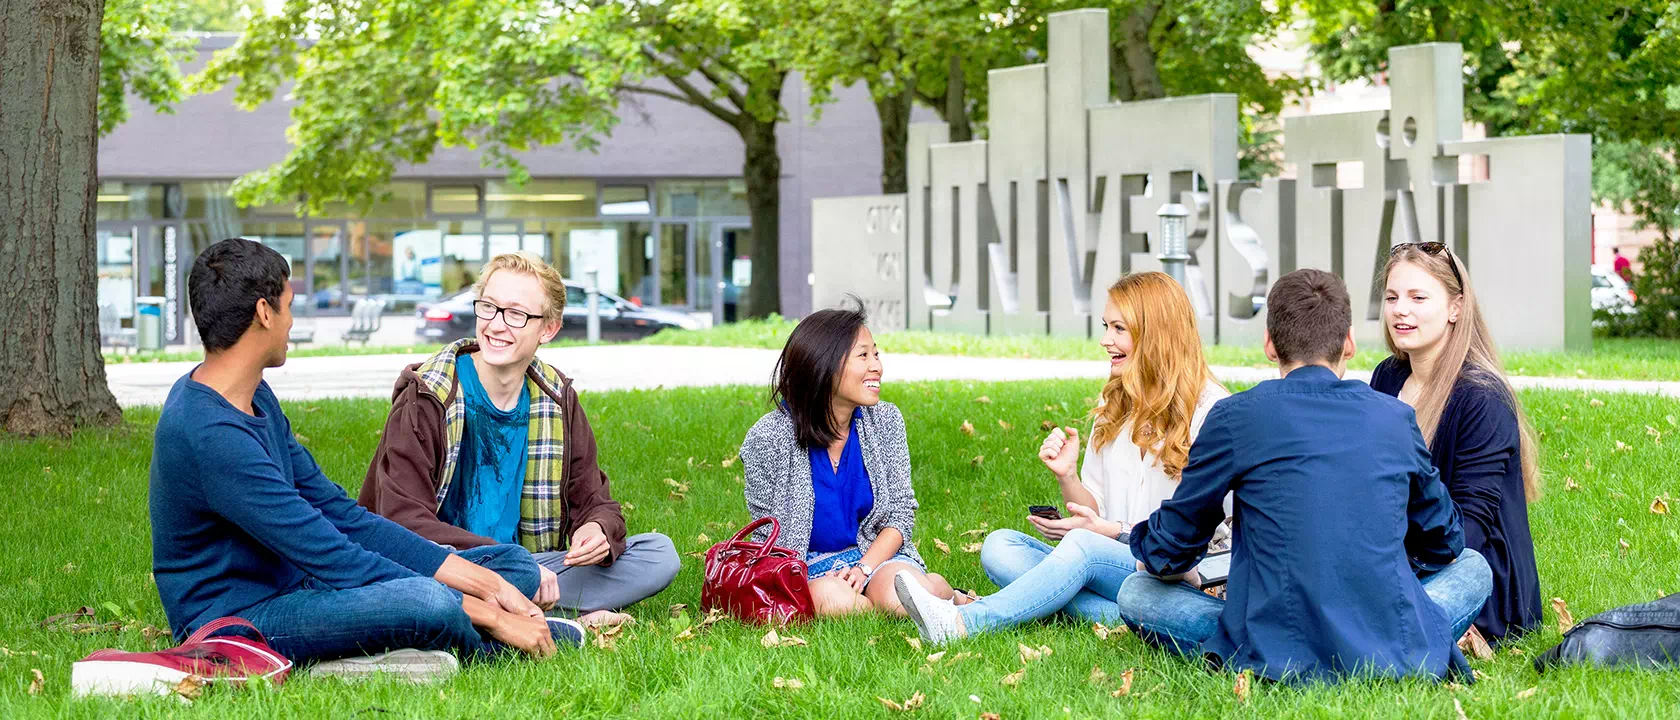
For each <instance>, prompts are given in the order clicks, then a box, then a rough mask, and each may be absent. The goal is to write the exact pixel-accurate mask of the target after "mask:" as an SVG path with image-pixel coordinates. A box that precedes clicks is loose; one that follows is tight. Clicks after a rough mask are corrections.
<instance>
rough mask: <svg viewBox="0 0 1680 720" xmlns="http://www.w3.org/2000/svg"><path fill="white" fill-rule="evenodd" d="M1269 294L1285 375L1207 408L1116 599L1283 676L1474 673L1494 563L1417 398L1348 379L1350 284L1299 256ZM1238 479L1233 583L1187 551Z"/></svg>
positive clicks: (1166, 640) (1195, 644)
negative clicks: (1431, 440) (1419, 416)
mask: <svg viewBox="0 0 1680 720" xmlns="http://www.w3.org/2000/svg"><path fill="white" fill-rule="evenodd" d="M1266 302H1267V305H1266V307H1267V310H1266V325H1267V336H1266V356H1267V357H1268V358H1271V359H1272V360H1273V361H1274V362H1276V363H1277V364H1278V370H1279V372H1280V374H1281V376H1282V379H1279V380H1269V381H1266V382H1263V383H1260V384H1259V385H1257V386H1255V387H1254V388H1253V389H1251V390H1248V391H1247V392H1243V393H1239V394H1237V395H1233V396H1231V397H1229V398H1226V399H1224V400H1221V401H1219V403H1218V404H1216V405H1214V407H1213V410H1212V411H1210V412H1209V413H1208V416H1207V420H1206V422H1205V424H1204V425H1203V426H1202V431H1201V434H1200V435H1198V436H1197V438H1196V442H1195V444H1194V445H1192V446H1191V449H1190V462H1189V465H1187V466H1186V467H1185V468H1184V474H1183V477H1182V479H1181V480H1180V481H1179V485H1178V489H1177V490H1176V491H1175V492H1174V493H1173V497H1172V499H1171V500H1169V501H1167V502H1166V503H1163V504H1162V505H1161V508H1160V509H1159V510H1156V511H1155V512H1154V513H1153V514H1151V515H1150V516H1149V519H1148V520H1146V521H1145V522H1142V523H1139V524H1138V525H1137V526H1136V527H1134V528H1133V529H1132V532H1131V548H1132V555H1133V556H1134V557H1137V558H1138V559H1139V560H1138V567H1139V570H1140V571H1142V572H1139V573H1137V574H1134V575H1132V576H1131V577H1130V578H1128V579H1127V580H1126V581H1125V583H1124V584H1122V585H1121V588H1120V595H1119V598H1118V599H1119V603H1120V614H1121V616H1122V617H1124V618H1125V619H1126V622H1127V624H1128V625H1130V626H1131V627H1132V628H1133V629H1134V630H1136V631H1137V632H1138V633H1139V635H1141V636H1143V637H1144V638H1146V639H1148V640H1150V641H1152V642H1155V643H1158V644H1161V645H1163V646H1166V647H1168V648H1171V649H1174V650H1176V651H1178V652H1179V653H1181V654H1184V655H1186V656H1190V657H1202V658H1206V659H1207V660H1208V661H1210V663H1211V664H1212V665H1214V666H1215V667H1224V668H1229V669H1231V670H1235V671H1241V670H1253V671H1254V672H1255V674H1257V675H1261V676H1263V677H1267V678H1271V679H1274V680H1286V681H1335V680H1338V679H1341V678H1344V677H1348V676H1378V677H1407V676H1416V677H1425V678H1437V679H1438V678H1442V677H1444V676H1446V675H1447V674H1448V673H1449V672H1456V673H1458V674H1461V675H1462V676H1463V677H1464V678H1465V679H1466V680H1467V681H1468V680H1470V679H1471V678H1470V673H1469V667H1468V666H1467V665H1466V664H1465V662H1464V656H1463V655H1462V654H1461V653H1460V652H1459V650H1458V647H1457V644H1456V641H1457V639H1458V637H1459V635H1460V634H1462V633H1463V632H1464V630H1465V628H1467V627H1468V626H1469V624H1470V622H1471V620H1473V619H1474V618H1475V616H1476V613H1477V611H1479V610H1480V609H1481V606H1482V604H1483V603H1484V602H1486V600H1487V597H1488V593H1489V591H1490V589H1491V587H1492V576H1491V573H1490V571H1489V569H1488V565H1487V562H1486V561H1485V560H1483V559H1482V557H1481V556H1480V555H1477V554H1476V553H1475V551H1466V550H1464V533H1463V531H1462V529H1461V528H1460V525H1459V515H1458V509H1457V507H1456V506H1455V505H1454V504H1453V501H1452V498H1451V497H1450V496H1448V494H1447V489H1446V487H1445V486H1444V485H1443V484H1442V483H1441V480H1440V477H1439V476H1438V474H1437V473H1436V471H1435V468H1434V466H1433V465H1432V464H1431V463H1430V460H1429V448H1428V447H1427V446H1426V445H1425V444H1424V441H1423V437H1422V435H1421V434H1420V433H1419V432H1418V428H1417V421H1416V419H1415V416H1414V414H1413V412H1412V410H1411V408H1409V407H1407V406H1406V405H1405V404H1403V403H1401V402H1399V401H1398V400H1395V399H1394V398H1392V397H1389V396H1387V395H1383V394H1382V393H1378V392H1376V391H1375V390H1372V389H1371V388H1370V387H1369V386H1368V385H1366V384H1365V383H1362V382H1358V381H1351V380H1343V379H1342V374H1343V372H1344V371H1345V370H1346V363H1347V359H1348V358H1351V357H1353V353H1354V342H1353V333H1352V316H1351V312H1350V308H1349V302H1348V295H1347V289H1346V288H1345V287H1344V286H1343V285H1342V281H1341V279H1340V278H1337V277H1336V276H1335V275H1332V274H1330V273H1327V272H1323V271H1320V270H1297V271H1295V272H1292V273H1289V274H1288V275H1285V276H1283V277H1282V278H1280V279H1279V280H1278V282H1277V284H1276V285H1274V286H1273V287H1272V291H1271V293H1270V294H1269V295H1268V296H1267V301H1266ZM1227 493H1230V494H1231V495H1232V498H1233V504H1234V508H1235V512H1234V518H1235V523H1236V526H1235V533H1234V535H1233V540H1234V543H1233V546H1232V563H1231V572H1230V579H1229V587H1228V588H1227V595H1226V599H1225V600H1223V601H1221V600H1219V599H1216V598H1213V597H1210V596H1208V595H1206V594H1204V593H1202V592H1201V591H1199V590H1198V589H1196V588H1195V587H1193V584H1194V583H1196V582H1197V580H1198V579H1197V578H1196V576H1195V575H1194V574H1193V573H1192V572H1191V569H1192V568H1194V567H1195V566H1196V564H1197V563H1198V562H1199V561H1200V560H1201V558H1202V556H1203V554H1204V553H1205V552H1206V550H1207V545H1208V541H1209V540H1210V539H1211V538H1212V537H1213V533H1214V529H1215V528H1216V527H1217V526H1218V525H1219V524H1220V523H1221V522H1222V521H1223V519H1224V517H1225V512H1224V509H1223V507H1222V504H1221V503H1222V500H1223V499H1224V497H1225V496H1226V494H1227ZM1455 559H1456V562H1454V561H1455ZM1146 573H1147V574H1146ZM1420 574H1422V575H1424V578H1423V579H1422V580H1421V581H1420V580H1419V575H1420ZM1185 580H1187V582H1181V581H1185Z"/></svg>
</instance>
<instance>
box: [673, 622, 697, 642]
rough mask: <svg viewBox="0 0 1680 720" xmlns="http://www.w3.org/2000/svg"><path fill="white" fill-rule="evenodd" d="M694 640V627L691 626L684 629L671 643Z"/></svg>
mask: <svg viewBox="0 0 1680 720" xmlns="http://www.w3.org/2000/svg"><path fill="white" fill-rule="evenodd" d="M693 639H694V626H692V625H690V626H689V627H685V628H683V629H682V632H680V633H677V634H676V636H675V637H672V638H671V642H682V641H684V640H693Z"/></svg>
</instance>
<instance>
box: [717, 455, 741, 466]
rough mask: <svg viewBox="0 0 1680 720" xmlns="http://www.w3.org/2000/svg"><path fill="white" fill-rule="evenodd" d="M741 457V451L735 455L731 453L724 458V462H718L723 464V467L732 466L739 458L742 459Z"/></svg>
mask: <svg viewBox="0 0 1680 720" xmlns="http://www.w3.org/2000/svg"><path fill="white" fill-rule="evenodd" d="M740 459H741V455H740V453H736V454H734V455H730V456H729V457H726V458H724V459H723V462H720V463H718V465H719V466H721V467H730V466H733V465H734V464H735V462H736V461H737V460H740Z"/></svg>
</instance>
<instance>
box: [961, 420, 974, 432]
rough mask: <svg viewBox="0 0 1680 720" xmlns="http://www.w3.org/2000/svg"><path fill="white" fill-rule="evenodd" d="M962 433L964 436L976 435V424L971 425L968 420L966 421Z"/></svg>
mask: <svg viewBox="0 0 1680 720" xmlns="http://www.w3.org/2000/svg"><path fill="white" fill-rule="evenodd" d="M962 432H963V434H964V435H973V434H974V423H971V422H969V421H967V420H964V421H963V424H962Z"/></svg>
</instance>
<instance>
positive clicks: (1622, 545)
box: [1616, 538, 1633, 555]
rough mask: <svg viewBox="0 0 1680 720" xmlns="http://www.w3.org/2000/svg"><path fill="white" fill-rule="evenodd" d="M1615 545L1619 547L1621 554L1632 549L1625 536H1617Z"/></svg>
mask: <svg viewBox="0 0 1680 720" xmlns="http://www.w3.org/2000/svg"><path fill="white" fill-rule="evenodd" d="M1616 545H1617V546H1618V547H1620V548H1621V553H1622V554H1623V555H1626V554H1627V551H1628V550H1631V549H1633V546H1632V545H1629V544H1628V541H1627V538H1617V539H1616Z"/></svg>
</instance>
